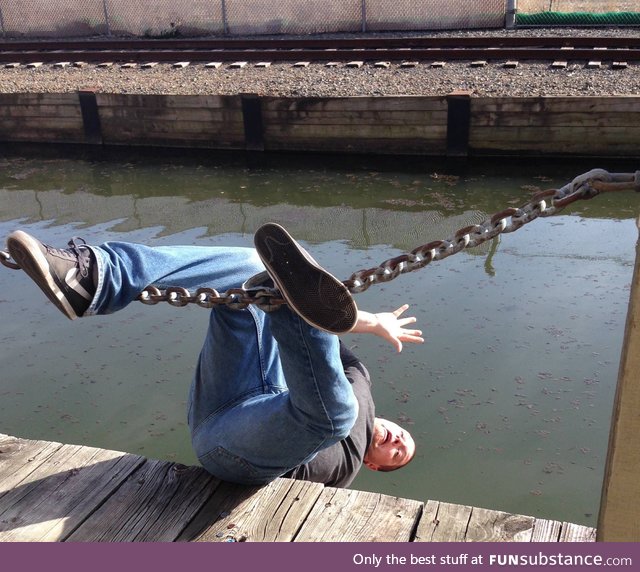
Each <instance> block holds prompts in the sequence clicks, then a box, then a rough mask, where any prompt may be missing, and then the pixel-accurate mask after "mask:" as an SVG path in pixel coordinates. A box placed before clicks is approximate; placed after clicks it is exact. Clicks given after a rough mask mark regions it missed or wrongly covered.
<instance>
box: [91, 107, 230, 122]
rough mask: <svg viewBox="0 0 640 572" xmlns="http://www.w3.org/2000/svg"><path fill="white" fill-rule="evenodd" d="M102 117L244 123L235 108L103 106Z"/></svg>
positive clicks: (103, 118) (110, 118) (108, 118)
mask: <svg viewBox="0 0 640 572" xmlns="http://www.w3.org/2000/svg"><path fill="white" fill-rule="evenodd" d="M100 119H102V120H109V121H111V120H120V121H123V120H124V121H132V120H135V121H138V120H161V121H167V122H168V121H186V122H195V121H201V122H213V123H216V122H225V123H239V124H242V113H241V112H240V110H235V109H222V108H216V109H210V108H204V107H184V108H163V107H151V108H148V109H143V108H138V107H134V108H132V107H101V108H100Z"/></svg>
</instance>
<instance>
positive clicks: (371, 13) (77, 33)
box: [0, 0, 506, 38]
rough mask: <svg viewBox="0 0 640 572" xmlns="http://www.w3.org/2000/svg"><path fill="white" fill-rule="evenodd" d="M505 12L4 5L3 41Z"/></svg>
mask: <svg viewBox="0 0 640 572" xmlns="http://www.w3.org/2000/svg"><path fill="white" fill-rule="evenodd" d="M505 6H506V2H505V0H474V1H469V0H447V1H446V2H445V1H444V0H393V1H390V0H143V1H142V2H131V0H0V35H2V36H3V37H7V38H14V37H81V36H110V35H111V36H146V37H174V36H175V37H177V36H203V35H252V34H313V33H328V32H367V31H392V30H442V29H465V28H466V29H470V28H501V27H504V25H505Z"/></svg>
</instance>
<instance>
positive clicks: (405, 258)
mask: <svg viewBox="0 0 640 572" xmlns="http://www.w3.org/2000/svg"><path fill="white" fill-rule="evenodd" d="M628 190H634V191H636V192H640V171H636V172H635V173H609V172H608V171H605V170H604V169H593V170H591V171H589V172H587V173H584V174H582V175H580V176H578V177H576V178H575V179H573V181H571V182H570V183H568V184H566V185H565V186H564V187H561V188H560V189H549V190H546V191H540V192H538V193H536V194H534V195H533V197H532V198H531V199H530V200H529V201H528V202H527V203H525V204H524V205H522V206H521V207H519V208H514V207H511V208H508V209H505V210H503V211H500V212H498V213H496V214H494V215H493V216H492V217H490V218H488V219H486V220H485V221H483V222H482V223H480V224H474V225H471V226H467V227H464V228H461V229H459V230H458V231H457V232H456V233H455V234H453V236H451V237H449V238H448V239H446V240H436V241H433V242H429V243H427V244H424V245H422V246H419V247H417V248H414V249H413V250H412V251H411V252H408V253H404V254H401V255H399V256H395V257H393V258H390V259H388V260H385V261H384V262H382V263H381V264H379V265H378V266H376V267H373V268H369V269H363V270H358V271H357V272H354V273H353V274H352V275H351V276H350V277H349V278H348V279H347V280H344V281H343V284H344V285H345V286H346V287H347V289H348V290H349V292H351V293H352V294H359V293H361V292H364V291H365V290H367V289H368V288H369V287H370V286H372V285H373V284H379V283H383V282H390V281H391V280H394V279H395V278H397V277H398V276H400V275H401V274H406V273H408V272H413V271H414V270H418V269H420V268H424V267H425V266H427V265H428V264H430V263H431V262H434V261H438V260H443V259H445V258H447V257H448V256H451V255H453V254H457V253H458V252H462V251H463V250H465V249H467V248H473V247H475V246H479V245H481V244H483V243H485V242H486V241H488V240H491V239H493V238H495V237H496V236H498V235H500V234H505V233H509V232H514V231H516V230H518V229H519V228H521V227H523V226H524V225H525V224H528V223H530V222H532V221H533V220H535V219H537V218H538V217H548V216H552V215H554V214H556V213H557V212H558V211H560V210H561V209H563V208H565V207H566V206H568V205H570V204H572V203H574V202H576V201H578V200H587V199H592V198H593V197H595V196H597V195H599V194H601V193H608V192H617V191H628ZM0 263H2V264H3V265H4V266H6V267H7V268H12V269H20V266H19V265H17V264H16V263H15V262H12V261H11V257H10V255H9V253H7V252H4V251H0ZM138 300H139V301H140V302H142V303H143V304H149V305H155V304H158V303H159V302H167V303H168V304H170V305H172V306H177V307H182V306H186V305H188V304H196V305H197V306H200V307H201V308H213V307H214V306H217V305H226V306H229V307H230V308H234V309H242V308H246V307H247V306H248V305H250V304H255V305H256V306H258V307H259V308H261V309H262V310H264V311H271V310H274V309H276V308H277V307H278V306H280V305H282V304H285V303H286V302H285V301H284V300H283V298H282V297H281V295H280V293H279V292H278V290H277V289H275V288H270V287H267V286H262V285H259V286H256V287H244V288H234V289H231V290H227V291H226V292H218V291H217V290H215V289H213V288H198V289H197V290H196V291H195V292H194V293H193V294H192V293H191V292H190V291H189V290H187V289H186V288H179V287H173V288H167V289H165V290H160V289H158V288H156V287H155V286H148V287H147V288H145V289H144V290H143V291H142V292H141V294H140V295H139V296H138Z"/></svg>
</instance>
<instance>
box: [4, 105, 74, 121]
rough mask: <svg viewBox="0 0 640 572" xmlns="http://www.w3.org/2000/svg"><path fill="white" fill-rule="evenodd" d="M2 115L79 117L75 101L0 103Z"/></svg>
mask: <svg viewBox="0 0 640 572" xmlns="http://www.w3.org/2000/svg"><path fill="white" fill-rule="evenodd" d="M3 117H47V118H49V117H59V118H62V117H75V118H81V117H82V114H81V112H80V106H79V105H78V102H77V101H76V102H75V103H74V104H72V105H48V104H42V105H8V106H2V105H0V118H3Z"/></svg>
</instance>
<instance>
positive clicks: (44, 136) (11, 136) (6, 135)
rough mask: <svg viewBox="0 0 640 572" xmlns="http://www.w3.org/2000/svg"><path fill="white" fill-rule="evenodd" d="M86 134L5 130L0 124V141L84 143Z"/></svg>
mask: <svg viewBox="0 0 640 572" xmlns="http://www.w3.org/2000/svg"><path fill="white" fill-rule="evenodd" d="M84 140H85V137H84V132H81V131H79V130H76V129H74V130H66V131H65V130H59V129H46V130H42V131H38V130H36V129H31V130H19V129H3V127H2V125H1V124H0V141H26V142H34V143H84Z"/></svg>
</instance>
